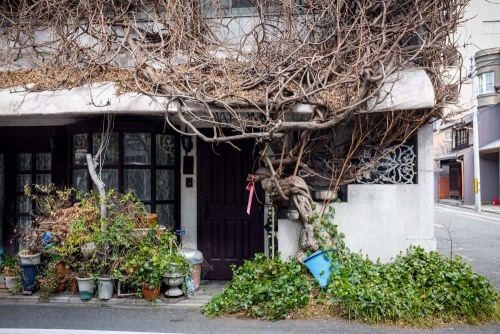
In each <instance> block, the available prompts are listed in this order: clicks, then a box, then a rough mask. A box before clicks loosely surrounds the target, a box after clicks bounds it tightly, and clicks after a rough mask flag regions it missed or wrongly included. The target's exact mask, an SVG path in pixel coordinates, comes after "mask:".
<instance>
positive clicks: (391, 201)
mask: <svg viewBox="0 0 500 334" xmlns="http://www.w3.org/2000/svg"><path fill="white" fill-rule="evenodd" d="M433 174H434V173H433V149H432V126H431V125H428V126H426V127H425V128H423V129H421V130H420V131H419V133H418V184H411V185H349V189H348V196H349V201H348V202H346V203H335V204H334V207H335V210H336V214H335V222H336V224H338V225H339V229H340V230H341V231H342V232H344V233H345V235H346V239H345V240H346V243H347V245H348V247H349V248H350V249H351V250H352V251H361V252H362V253H363V254H367V255H368V256H369V257H370V258H371V259H374V260H375V259H378V258H379V259H380V260H381V261H388V260H390V258H392V257H394V256H395V255H397V254H398V253H399V252H400V251H404V250H405V249H406V248H408V246H410V245H421V246H422V247H424V248H425V249H427V250H434V249H435V248H436V240H435V239H434V210H433V179H434V175H433ZM291 225H292V226H293V228H292V230H291V231H283V229H285V228H286V227H285V226H286V225H285V221H282V220H280V225H279V226H280V231H279V234H278V242H279V250H280V252H281V253H282V255H283V257H285V258H286V257H288V256H290V255H293V254H294V253H295V251H296V250H297V242H298V238H295V237H294V236H295V235H296V234H297V233H296V229H297V227H296V226H295V225H297V223H292V224H291Z"/></svg>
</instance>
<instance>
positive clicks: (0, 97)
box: [0, 82, 180, 118]
mask: <svg viewBox="0 0 500 334" xmlns="http://www.w3.org/2000/svg"><path fill="white" fill-rule="evenodd" d="M179 109H180V106H179V103H178V102H177V101H175V100H171V99H169V98H167V97H161V96H160V97H159V96H150V95H146V94H141V93H132V92H125V93H122V94H120V93H119V92H118V91H117V87H116V85H115V83H113V82H103V83H94V84H91V85H88V86H80V87H76V88H72V89H59V90H54V91H40V92H31V91H27V90H26V89H25V88H23V87H11V88H8V89H3V90H0V117H9V118H12V117H31V116H34V117H39V116H43V115H45V116H58V117H74V116H84V115H85V116H92V115H103V114H139V115H140V114H148V115H155V114H156V115H162V114H165V112H177V111H179Z"/></svg>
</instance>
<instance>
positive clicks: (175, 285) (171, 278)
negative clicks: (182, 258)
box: [163, 273, 184, 297]
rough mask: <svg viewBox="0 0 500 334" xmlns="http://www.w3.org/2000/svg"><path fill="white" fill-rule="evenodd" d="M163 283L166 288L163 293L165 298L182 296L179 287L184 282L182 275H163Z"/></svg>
mask: <svg viewBox="0 0 500 334" xmlns="http://www.w3.org/2000/svg"><path fill="white" fill-rule="evenodd" d="M163 282H164V283H165V284H166V285H167V286H168V290H167V291H165V296H166V297H179V296H182V295H183V294H184V292H182V290H181V289H179V286H180V285H181V284H182V283H183V282H184V275H183V274H181V273H164V274H163Z"/></svg>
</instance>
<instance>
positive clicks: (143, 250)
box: [124, 243, 167, 301]
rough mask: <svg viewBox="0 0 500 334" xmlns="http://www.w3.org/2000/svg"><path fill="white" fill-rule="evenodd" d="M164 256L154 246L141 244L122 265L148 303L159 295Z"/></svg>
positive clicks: (165, 265) (164, 267) (164, 266)
mask: <svg viewBox="0 0 500 334" xmlns="http://www.w3.org/2000/svg"><path fill="white" fill-rule="evenodd" d="M164 255H165V254H163V253H162V252H161V251H159V249H158V248H156V247H155V245H154V244H147V243H143V244H142V245H141V246H140V247H139V248H138V250H137V252H136V253H135V254H133V255H132V256H130V257H129V258H128V260H127V262H126V263H125V265H124V269H125V271H126V272H127V274H128V275H129V277H130V278H131V280H132V282H133V283H134V284H135V285H136V286H138V287H140V289H141V291H142V295H143V296H144V298H145V299H146V300H148V301H154V300H156V299H158V296H159V294H160V285H161V281H162V278H163V272H164V271H165V269H166V267H167V261H166V257H165V256H164Z"/></svg>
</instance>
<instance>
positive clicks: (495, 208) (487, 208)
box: [435, 199, 500, 214]
mask: <svg viewBox="0 0 500 334" xmlns="http://www.w3.org/2000/svg"><path fill="white" fill-rule="evenodd" d="M435 203H437V204H445V205H453V206H458V207H461V208H465V209H470V210H474V209H475V207H474V204H463V203H462V202H461V201H459V200H455V199H440V200H437V201H436V202H435ZM481 211H483V212H489V213H496V214H500V205H493V204H482V205H481Z"/></svg>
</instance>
